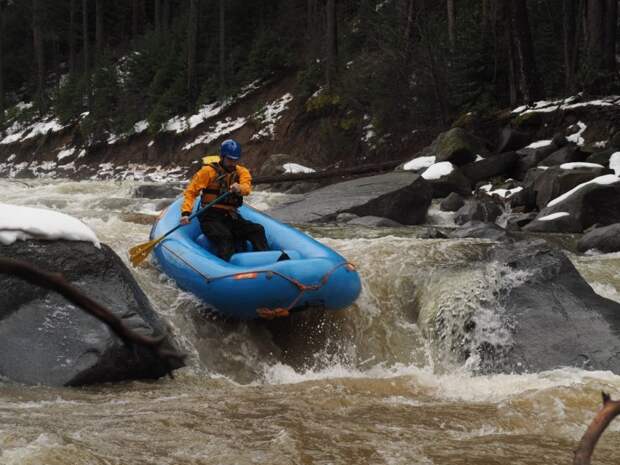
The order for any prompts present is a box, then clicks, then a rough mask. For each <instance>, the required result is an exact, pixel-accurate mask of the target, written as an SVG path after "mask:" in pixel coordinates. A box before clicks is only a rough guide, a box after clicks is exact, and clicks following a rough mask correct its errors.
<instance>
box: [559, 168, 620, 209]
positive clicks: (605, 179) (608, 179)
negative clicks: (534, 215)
mask: <svg viewBox="0 0 620 465" xmlns="http://www.w3.org/2000/svg"><path fill="white" fill-rule="evenodd" d="M616 182H620V178H619V177H618V176H616V175H615V174H606V175H604V176H599V177H598V178H594V179H592V180H590V181H587V182H584V183H583V184H579V185H578V186H576V187H573V188H572V189H571V190H569V191H568V192H566V193H564V194H562V195H560V196H559V197H556V198H555V199H553V200H551V201H550V202H549V203H548V204H547V207H553V206H554V205H557V204H558V203H560V202H562V201H563V200H566V199H567V198H569V197H570V196H571V195H573V194H574V193H575V192H577V191H578V190H579V189H581V188H583V186H587V185H588V184H599V185H607V184H614V183H616Z"/></svg>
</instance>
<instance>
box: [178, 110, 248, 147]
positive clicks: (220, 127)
mask: <svg viewBox="0 0 620 465" xmlns="http://www.w3.org/2000/svg"><path fill="white" fill-rule="evenodd" d="M245 123H247V119H245V118H242V117H239V118H236V119H232V118H230V117H229V118H226V119H225V120H223V121H218V122H217V123H215V125H214V126H211V127H210V128H209V129H208V130H207V132H205V133H204V134H203V135H201V136H198V137H197V138H196V139H194V140H193V141H192V142H190V143H188V144H185V145H184V146H183V150H189V149H191V148H192V147H195V146H196V145H199V144H209V143H211V142H213V141H214V140H216V139H218V138H220V137H222V136H225V135H226V134H230V133H231V132H233V131H236V130H237V129H239V128H241V127H243V126H244V125H245Z"/></svg>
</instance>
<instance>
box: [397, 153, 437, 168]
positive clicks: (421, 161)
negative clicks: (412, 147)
mask: <svg viewBox="0 0 620 465" xmlns="http://www.w3.org/2000/svg"><path fill="white" fill-rule="evenodd" d="M435 158H436V157H434V156H432V157H417V158H414V159H412V160H409V161H408V162H407V163H405V164H404V165H403V169H404V170H406V171H419V170H421V169H423V168H428V167H430V166H432V165H434V164H435Z"/></svg>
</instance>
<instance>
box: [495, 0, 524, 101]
mask: <svg viewBox="0 0 620 465" xmlns="http://www.w3.org/2000/svg"><path fill="white" fill-rule="evenodd" d="M499 8H500V12H501V13H500V15H501V18H502V24H503V25H504V35H505V41H506V50H507V52H508V53H507V55H508V94H509V98H510V105H511V106H513V105H516V104H517V102H518V101H519V84H518V82H519V79H518V75H517V69H518V65H517V52H516V51H515V40H514V31H513V25H512V8H511V7H510V3H508V2H506V3H503V4H501V5H500V6H499Z"/></svg>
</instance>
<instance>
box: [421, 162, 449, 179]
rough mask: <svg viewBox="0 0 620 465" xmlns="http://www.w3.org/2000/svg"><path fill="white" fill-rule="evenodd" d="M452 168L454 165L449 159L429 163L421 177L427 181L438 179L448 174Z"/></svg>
mask: <svg viewBox="0 0 620 465" xmlns="http://www.w3.org/2000/svg"><path fill="white" fill-rule="evenodd" d="M453 170H454V165H453V164H452V163H450V162H449V161H441V162H439V163H435V164H434V165H431V166H430V167H428V168H427V169H426V171H424V173H422V177H423V178H424V179H426V180H427V181H431V180H433V179H439V178H442V177H444V176H447V175H449V174H450V173H452V171H453Z"/></svg>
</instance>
